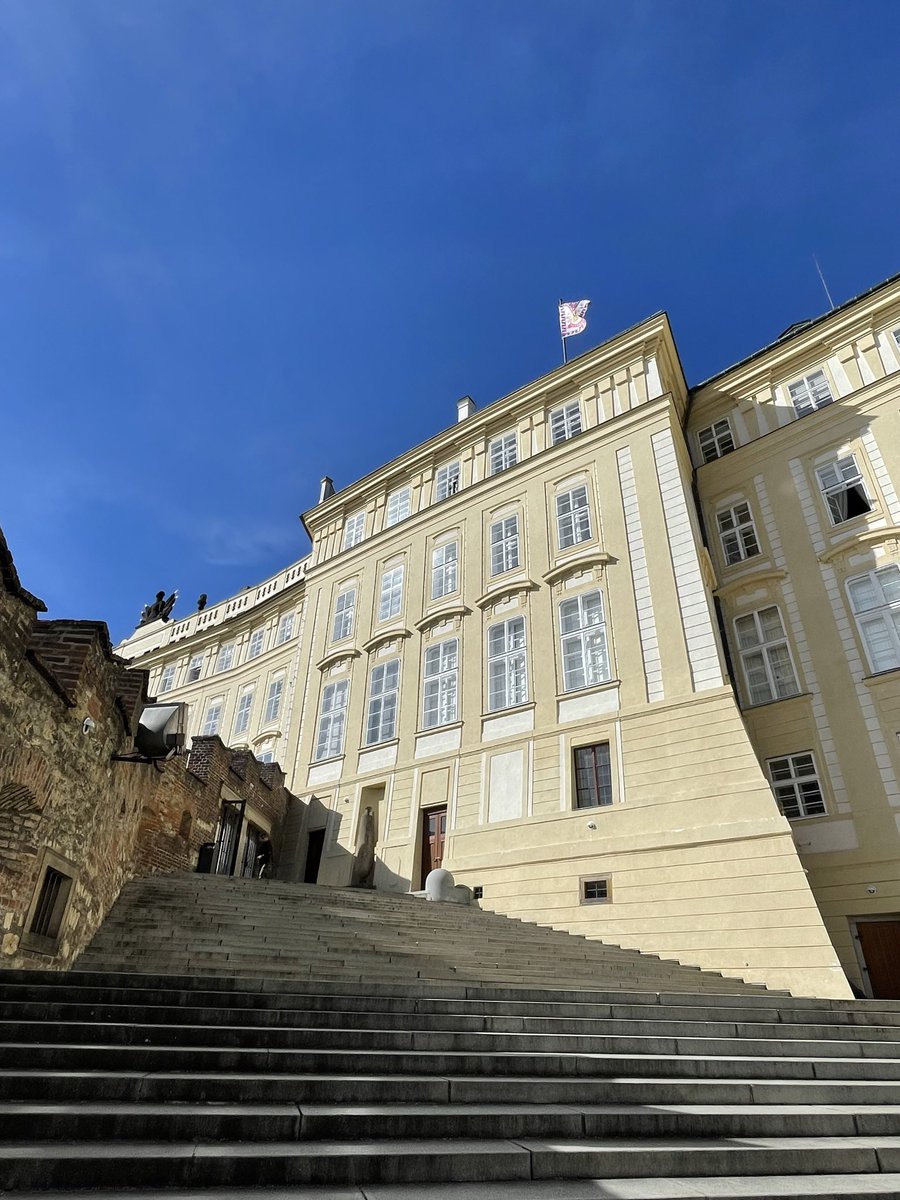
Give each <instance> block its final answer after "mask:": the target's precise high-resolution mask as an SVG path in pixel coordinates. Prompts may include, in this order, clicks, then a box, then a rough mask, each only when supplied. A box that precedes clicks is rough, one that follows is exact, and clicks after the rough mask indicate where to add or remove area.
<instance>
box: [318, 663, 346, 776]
mask: <svg viewBox="0 0 900 1200" xmlns="http://www.w3.org/2000/svg"><path fill="white" fill-rule="evenodd" d="M349 693H350V683H349V680H347V679H341V680H339V681H338V682H337V683H326V685H325V687H324V689H323V690H322V711H321V713H320V714H319V730H318V734H317V737H316V753H315V758H316V761H318V760H319V759H320V758H335V757H336V756H337V755H338V754H342V753H343V750H344V728H345V725H346V721H347V700H348V696H349Z"/></svg>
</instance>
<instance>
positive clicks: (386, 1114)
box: [0, 1102, 900, 1142]
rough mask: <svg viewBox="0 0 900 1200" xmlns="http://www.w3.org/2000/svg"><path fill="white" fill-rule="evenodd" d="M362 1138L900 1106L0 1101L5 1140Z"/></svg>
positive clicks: (512, 1132) (526, 1131)
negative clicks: (32, 1137)
mask: <svg viewBox="0 0 900 1200" xmlns="http://www.w3.org/2000/svg"><path fill="white" fill-rule="evenodd" d="M35 1129H40V1130H41V1134H42V1136H43V1137H45V1138H54V1139H64V1140H84V1141H87V1140H91V1141H106V1140H108V1139H113V1138H124V1139H126V1140H133V1141H137V1140H140V1141H173V1142H177V1141H181V1140H187V1139H193V1140H195V1141H234V1140H237V1141H255V1142H260V1141H295V1140H296V1141H315V1140H319V1139H321V1140H323V1141H326V1142H327V1141H344V1140H347V1141H363V1140H373V1141H374V1140H378V1141H383V1140H385V1139H407V1138H463V1139H466V1138H476V1137H480V1138H484V1137H490V1138H492V1139H499V1138H576V1139H578V1138H585V1137H587V1138H623V1137H624V1138H671V1137H687V1138H720V1139H721V1138H729V1137H782V1138H784V1137H854V1136H870V1135H871V1136H878V1135H882V1134H886V1135H888V1136H891V1135H897V1134H898V1133H900V1105H873V1106H870V1107H868V1108H866V1109H865V1110H863V1111H859V1110H858V1109H857V1108H856V1107H855V1106H853V1105H830V1106H828V1105H818V1106H814V1105H766V1104H756V1105H753V1104H751V1105H719V1104H715V1105H713V1104H710V1105H689V1104H666V1105H654V1106H648V1105H623V1104H619V1105H612V1104H607V1105H583V1104H571V1103H570V1104H554V1105H541V1104H536V1103H530V1104H521V1105H515V1104H510V1103H506V1104H492V1105H486V1104H476V1103H466V1104H453V1103H444V1104H368V1105H364V1106H359V1105H344V1104H339V1105H315V1104H306V1103H304V1104H303V1105H297V1104H288V1103H284V1104H273V1103H269V1104H262V1103H254V1104H248V1103H242V1104H212V1103H203V1104H192V1103H186V1102H182V1103H168V1104H153V1103H147V1102H144V1103H141V1102H135V1103H130V1104H122V1103H119V1104H104V1103H96V1102H94V1103H90V1102H84V1103H76V1104H63V1103H55V1104H51V1103H42V1104H38V1103H27V1102H19V1103H14V1102H0V1138H2V1140H3V1141H16V1140H19V1139H25V1138H27V1137H28V1136H29V1135H31V1134H33V1132H34V1130H35Z"/></svg>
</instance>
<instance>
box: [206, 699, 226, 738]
mask: <svg viewBox="0 0 900 1200" xmlns="http://www.w3.org/2000/svg"><path fill="white" fill-rule="evenodd" d="M224 712H225V697H224V696H215V697H214V698H213V699H212V700H207V702H206V709H205V710H204V713H203V724H202V725H201V726H200V736H201V737H215V736H216V735H217V734H218V733H219V730H220V729H221V728H222V714H223V713H224Z"/></svg>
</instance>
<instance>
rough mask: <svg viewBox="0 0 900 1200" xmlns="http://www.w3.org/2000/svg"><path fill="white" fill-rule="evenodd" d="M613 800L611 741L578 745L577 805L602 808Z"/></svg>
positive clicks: (576, 760)
mask: <svg viewBox="0 0 900 1200" xmlns="http://www.w3.org/2000/svg"><path fill="white" fill-rule="evenodd" d="M612 802H613V794H612V764H611V762H610V755H609V742H597V743H596V745H594V746H578V747H577V749H576V750H575V807H576V808H600V807H602V806H603V805H604V804H612Z"/></svg>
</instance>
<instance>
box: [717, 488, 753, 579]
mask: <svg viewBox="0 0 900 1200" xmlns="http://www.w3.org/2000/svg"><path fill="white" fill-rule="evenodd" d="M716 520H717V521H718V523H719V537H720V538H721V540H722V553H723V554H724V555H725V561H726V563H728V565H729V566H733V565H734V563H739V562H743V560H744V559H745V558H753V557H754V556H755V555H757V554H759V542H758V541H757V540H756V530H755V528H754V526H753V517H752V516H751V515H750V506H749V504H746V503H743V502H742V503H741V504H735V505H734V506H733V507H732V508H726V509H723V510H722V511H721V512H719V513H717V514H716Z"/></svg>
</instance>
